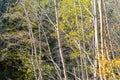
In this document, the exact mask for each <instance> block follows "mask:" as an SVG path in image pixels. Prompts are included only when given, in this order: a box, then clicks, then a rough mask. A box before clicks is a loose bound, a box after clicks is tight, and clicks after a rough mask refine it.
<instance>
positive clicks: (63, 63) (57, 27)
mask: <svg viewBox="0 0 120 80" xmlns="http://www.w3.org/2000/svg"><path fill="white" fill-rule="evenodd" d="M54 5H55V16H56V30H57V39H58V46H59V53H60V57H61V62H62V66H63V72H64V79H65V80H68V77H67V68H66V64H65V60H64V56H63V52H62V45H61V39H60V32H59V20H58V9H57V7H58V5H57V1H56V0H54Z"/></svg>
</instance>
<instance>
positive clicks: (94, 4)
mask: <svg viewBox="0 0 120 80" xmlns="http://www.w3.org/2000/svg"><path fill="white" fill-rule="evenodd" d="M93 12H94V21H93V22H94V31H95V43H94V45H95V57H96V56H97V55H98V54H99V53H98V23H97V2H96V0H93ZM94 65H95V71H94V80H96V78H97V73H96V70H97V60H96V59H95V60H94Z"/></svg>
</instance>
